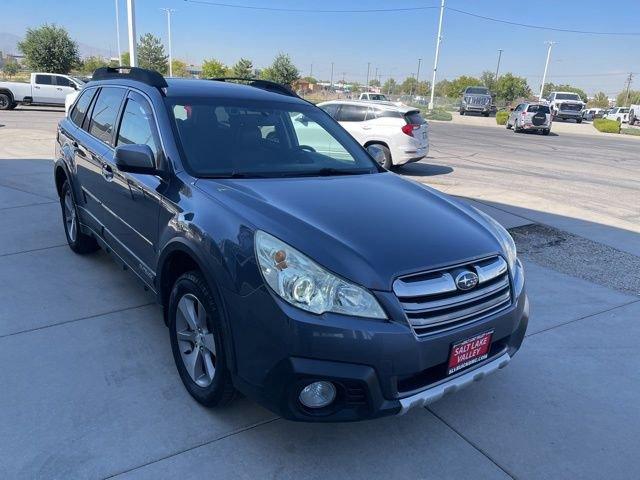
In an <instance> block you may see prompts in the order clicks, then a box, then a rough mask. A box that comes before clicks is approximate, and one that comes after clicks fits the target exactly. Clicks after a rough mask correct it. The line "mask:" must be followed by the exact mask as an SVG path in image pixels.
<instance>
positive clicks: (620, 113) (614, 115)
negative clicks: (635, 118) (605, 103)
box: [603, 107, 629, 123]
mask: <svg viewBox="0 0 640 480" xmlns="http://www.w3.org/2000/svg"><path fill="white" fill-rule="evenodd" d="M603 118H606V119H607V120H615V121H616V122H618V123H629V109H628V108H626V107H614V108H612V109H611V110H609V111H608V112H607V114H606V115H605V116H604V117H603Z"/></svg>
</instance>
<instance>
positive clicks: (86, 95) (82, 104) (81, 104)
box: [70, 88, 96, 127]
mask: <svg viewBox="0 0 640 480" xmlns="http://www.w3.org/2000/svg"><path fill="white" fill-rule="evenodd" d="M94 93H96V91H95V89H93V88H92V89H90V90H84V91H83V92H81V93H80V97H79V98H78V100H77V101H76V105H75V107H73V110H72V111H71V115H70V118H71V121H72V122H73V123H75V124H76V125H77V126H79V127H82V120H84V116H85V115H86V113H87V110H88V109H89V104H90V103H91V99H92V98H93V94H94Z"/></svg>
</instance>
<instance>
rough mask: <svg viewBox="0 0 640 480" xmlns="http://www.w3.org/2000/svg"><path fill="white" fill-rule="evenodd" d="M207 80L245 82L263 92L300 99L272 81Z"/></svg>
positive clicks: (221, 78) (240, 78)
mask: <svg viewBox="0 0 640 480" xmlns="http://www.w3.org/2000/svg"><path fill="white" fill-rule="evenodd" d="M207 80H213V81H216V82H229V81H231V82H245V83H246V84H247V85H249V86H251V87H256V88H261V89H262V90H267V91H269V92H274V93H280V94H282V95H287V96H289V97H296V98H300V97H298V95H297V94H296V92H294V91H293V90H292V89H291V88H289V87H288V86H286V85H283V84H281V83H277V82H272V81H270V80H260V79H256V78H242V77H218V78H208V79H207Z"/></svg>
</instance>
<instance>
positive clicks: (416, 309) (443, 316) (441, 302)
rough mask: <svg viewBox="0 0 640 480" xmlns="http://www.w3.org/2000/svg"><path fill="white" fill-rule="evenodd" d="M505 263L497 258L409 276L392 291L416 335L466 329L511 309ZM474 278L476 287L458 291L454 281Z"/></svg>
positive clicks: (397, 282)
mask: <svg viewBox="0 0 640 480" xmlns="http://www.w3.org/2000/svg"><path fill="white" fill-rule="evenodd" d="M508 270H509V269H508V268H507V262H506V261H505V260H504V259H503V258H502V257H500V256H495V257H490V258H486V259H483V260H478V261H474V262H470V263H467V264H461V265H455V266H452V267H447V268H444V269H439V270H434V271H429V272H425V273H419V274H414V275H408V276H405V277H401V278H399V279H397V280H396V281H395V282H394V283H393V290H394V293H395V294H396V296H397V297H398V300H400V304H401V305H402V308H403V310H404V313H405V315H406V317H407V321H408V322H409V325H411V327H412V328H413V330H414V331H415V333H416V334H417V335H429V334H433V333H438V332H442V331H445V330H450V329H452V328H455V327H458V326H460V325H466V324H468V323H471V322H474V321H476V320H479V319H481V318H484V317H487V316H489V315H493V314H495V313H498V312H501V311H502V310H505V309H507V308H509V306H511V301H512V300H511V282H510V279H509V271H508ZM466 271H471V272H474V273H476V274H477V276H478V284H477V285H476V286H475V287H473V288H472V289H470V290H466V291H463V290H460V289H458V287H457V286H456V281H455V278H456V277H457V276H458V275H459V274H460V273H463V272H466Z"/></svg>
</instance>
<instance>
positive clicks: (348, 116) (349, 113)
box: [338, 105, 367, 122]
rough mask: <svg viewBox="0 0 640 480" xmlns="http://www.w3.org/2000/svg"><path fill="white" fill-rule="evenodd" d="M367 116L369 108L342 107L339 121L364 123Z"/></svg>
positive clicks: (358, 106)
mask: <svg viewBox="0 0 640 480" xmlns="http://www.w3.org/2000/svg"><path fill="white" fill-rule="evenodd" d="M366 115H367V107H361V106H360V105H342V108H340V113H339V114H338V120H339V121H341V122H363V121H364V118H365V116H366Z"/></svg>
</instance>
